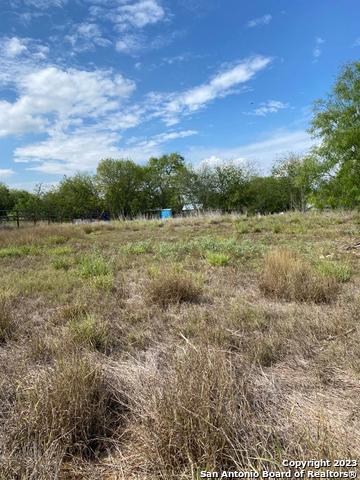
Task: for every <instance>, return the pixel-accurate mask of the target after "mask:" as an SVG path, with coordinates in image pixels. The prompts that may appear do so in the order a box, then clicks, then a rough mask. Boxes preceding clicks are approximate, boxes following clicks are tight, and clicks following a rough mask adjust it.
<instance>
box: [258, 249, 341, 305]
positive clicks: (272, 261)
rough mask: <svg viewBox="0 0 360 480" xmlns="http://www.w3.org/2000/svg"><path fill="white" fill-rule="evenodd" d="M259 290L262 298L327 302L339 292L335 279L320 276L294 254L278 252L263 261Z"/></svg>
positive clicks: (275, 251)
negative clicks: (262, 294)
mask: <svg viewBox="0 0 360 480" xmlns="http://www.w3.org/2000/svg"><path fill="white" fill-rule="evenodd" d="M260 288H261V289H262V291H263V292H264V293H265V295H267V296H269V297H274V298H281V299H284V300H288V301H299V302H307V301H312V302H316V303H322V302H330V301H332V300H333V299H334V296H335V295H336V294H337V293H338V290H339V285H338V282H337V281H336V280H335V279H334V278H327V277H323V276H321V275H319V274H317V273H316V272H315V270H314V269H313V268H312V267H311V266H310V265H309V264H307V263H305V262H304V261H303V260H302V259H301V258H299V257H298V256H297V255H296V254H295V253H293V252H291V251H289V250H285V249H281V250H274V251H272V252H270V253H269V254H268V255H267V257H266V258H265V267H264V270H263V272H262V276H261V281H260Z"/></svg>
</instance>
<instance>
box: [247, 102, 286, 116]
mask: <svg viewBox="0 0 360 480" xmlns="http://www.w3.org/2000/svg"><path fill="white" fill-rule="evenodd" d="M288 106H289V105H288V104H287V103H284V102H280V101H279V100H268V101H267V102H263V103H261V104H260V105H259V107H257V108H255V110H254V111H253V112H250V113H251V114H253V115H256V116H258V117H265V116H266V115H267V114H268V113H276V112H278V111H279V110H283V109H284V108H287V107H288Z"/></svg>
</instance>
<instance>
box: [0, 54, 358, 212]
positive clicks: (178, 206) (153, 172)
mask: <svg viewBox="0 0 360 480" xmlns="http://www.w3.org/2000/svg"><path fill="white" fill-rule="evenodd" d="M310 133H311V134H312V135H313V137H314V138H317V139H318V144H317V146H316V147H314V148H312V149H311V150H310V152H309V153H308V154H307V155H302V156H300V155H297V154H295V153H291V152H290V153H288V154H286V155H284V156H283V157H282V158H281V159H279V160H278V161H277V162H276V163H275V164H274V166H273V168H272V170H271V173H270V174H269V175H267V176H262V175H259V174H258V173H257V172H256V171H254V170H253V169H252V168H251V167H250V166H249V165H245V164H240V163H232V162H228V163H222V164H218V165H206V164H205V165H203V166H202V167H201V168H197V169H195V168H194V167H192V166H191V165H190V164H187V163H186V162H185V159H184V158H183V157H182V156H181V155H180V154H178V153H171V154H168V155H163V156H161V157H158V158H157V157H152V158H150V159H149V160H148V162H147V163H146V164H145V165H138V164H136V163H135V162H133V161H131V160H127V159H111V158H109V159H105V160H102V161H100V163H99V165H98V168H97V171H96V174H94V175H90V174H83V173H77V174H76V175H74V176H71V177H64V178H63V179H62V180H61V181H60V183H59V184H58V185H57V186H55V187H53V188H52V189H50V190H48V191H43V190H42V188H41V187H39V188H38V189H37V190H36V191H35V192H33V193H30V192H27V191H23V190H14V189H9V188H8V187H7V186H6V185H4V184H0V210H8V211H11V210H21V211H29V212H33V213H35V214H37V215H38V216H39V217H41V215H43V216H45V215H46V214H49V212H51V215H52V216H53V217H57V218H64V219H66V218H81V217H87V216H89V215H90V214H93V213H94V212H104V211H106V212H109V214H110V215H111V216H112V217H113V218H120V217H122V218H129V217H130V218H131V217H134V216H137V215H140V214H145V213H147V212H149V211H152V210H154V209H161V208H171V209H172V210H173V212H174V213H175V214H178V213H180V212H181V211H182V210H183V208H184V206H186V205H192V206H195V208H199V209H201V210H205V211H206V210H219V211H222V212H232V211H237V212H248V213H256V212H259V213H276V212H280V211H285V210H289V209H299V210H305V209H306V208H307V207H308V205H309V204H311V205H314V206H315V207H318V208H325V207H330V208H339V207H342V208H358V207H359V206H360V62H353V63H351V64H348V65H346V66H345V67H344V68H343V69H342V71H341V72H340V74H339V76H338V79H337V81H336V83H335V85H334V87H333V89H332V91H331V92H330V94H329V95H328V96H327V98H326V99H323V100H318V101H317V102H316V103H315V105H314V112H313V119H312V122H311V128H310Z"/></svg>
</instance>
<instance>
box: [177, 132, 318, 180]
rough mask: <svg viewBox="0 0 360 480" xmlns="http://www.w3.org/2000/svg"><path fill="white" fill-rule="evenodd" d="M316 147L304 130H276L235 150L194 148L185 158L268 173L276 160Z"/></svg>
mask: <svg viewBox="0 0 360 480" xmlns="http://www.w3.org/2000/svg"><path fill="white" fill-rule="evenodd" d="M313 145H314V140H313V139H312V138H311V137H310V136H309V135H308V133H307V132H306V131H304V130H294V131H290V130H286V129H283V130H276V131H274V132H271V133H269V134H268V135H267V136H266V137H265V138H263V139H261V140H259V141H257V142H252V143H248V144H244V145H240V146H238V147H234V148H208V147H206V148H201V147H192V148H189V149H188V151H187V152H185V156H186V157H189V158H191V159H192V160H193V161H194V162H195V163H200V162H202V161H203V160H206V159H208V160H209V159H211V158H213V159H215V160H216V159H217V160H219V159H221V161H225V162H227V161H232V162H246V163H248V164H250V165H251V164H252V165H254V164H255V165H260V166H261V168H262V169H263V170H264V171H268V170H269V168H270V167H271V165H272V163H273V162H274V160H276V159H277V158H278V157H279V156H281V155H283V154H285V153H287V152H289V151H292V152H297V153H305V152H307V151H308V150H309V149H310V148H311V147H312V146H313Z"/></svg>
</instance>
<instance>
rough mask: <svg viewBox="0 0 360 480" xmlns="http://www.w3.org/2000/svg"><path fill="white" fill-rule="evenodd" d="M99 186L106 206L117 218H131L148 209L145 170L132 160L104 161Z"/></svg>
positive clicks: (98, 171)
mask: <svg viewBox="0 0 360 480" xmlns="http://www.w3.org/2000/svg"><path fill="white" fill-rule="evenodd" d="M96 178H97V184H98V186H99V190H100V192H101V194H102V196H103V198H104V201H105V205H106V206H107V208H109V209H110V211H111V213H112V214H113V215H115V216H120V217H129V216H132V215H136V214H137V213H139V212H140V211H142V210H143V209H146V205H145V204H146V198H145V191H144V168H143V167H141V166H140V165H137V164H136V163H134V162H132V161H131V160H114V159H111V158H108V159H106V160H102V161H101V162H100V163H99V165H98V168H97V175H96Z"/></svg>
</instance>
